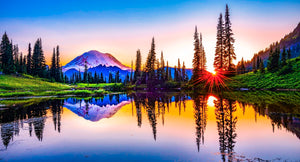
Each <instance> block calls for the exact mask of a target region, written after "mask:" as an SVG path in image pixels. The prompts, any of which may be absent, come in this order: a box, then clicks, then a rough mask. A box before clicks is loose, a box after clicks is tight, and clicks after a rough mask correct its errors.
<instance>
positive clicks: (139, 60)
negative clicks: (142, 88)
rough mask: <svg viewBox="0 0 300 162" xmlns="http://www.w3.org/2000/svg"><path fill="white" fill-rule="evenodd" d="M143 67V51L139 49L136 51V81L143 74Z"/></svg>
mask: <svg viewBox="0 0 300 162" xmlns="http://www.w3.org/2000/svg"><path fill="white" fill-rule="evenodd" d="M141 68H142V58H141V51H140V50H139V49H138V50H137V51H136V61H135V72H134V81H136V80H138V78H139V77H140V76H141Z"/></svg>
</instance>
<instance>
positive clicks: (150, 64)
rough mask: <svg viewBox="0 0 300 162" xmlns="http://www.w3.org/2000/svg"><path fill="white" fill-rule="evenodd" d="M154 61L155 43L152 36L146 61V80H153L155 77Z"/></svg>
mask: <svg viewBox="0 0 300 162" xmlns="http://www.w3.org/2000/svg"><path fill="white" fill-rule="evenodd" d="M155 62H156V53H155V43H154V37H153V38H152V43H151V49H150V51H149V54H148V57H147V63H146V69H145V71H146V73H147V75H148V77H149V78H148V80H153V79H154V77H155Z"/></svg>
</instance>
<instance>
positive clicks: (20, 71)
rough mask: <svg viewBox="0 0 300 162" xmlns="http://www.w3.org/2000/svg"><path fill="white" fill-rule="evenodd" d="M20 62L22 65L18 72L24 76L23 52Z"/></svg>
mask: <svg viewBox="0 0 300 162" xmlns="http://www.w3.org/2000/svg"><path fill="white" fill-rule="evenodd" d="M19 60H20V61H19V62H20V64H19V69H18V72H19V73H21V74H23V73H24V71H23V53H22V52H21V53H20V59H19Z"/></svg>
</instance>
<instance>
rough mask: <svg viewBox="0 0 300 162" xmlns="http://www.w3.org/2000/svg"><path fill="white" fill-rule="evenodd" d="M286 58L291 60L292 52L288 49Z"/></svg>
mask: <svg viewBox="0 0 300 162" xmlns="http://www.w3.org/2000/svg"><path fill="white" fill-rule="evenodd" d="M287 57H288V59H291V58H292V51H291V48H289V49H288V51H287Z"/></svg>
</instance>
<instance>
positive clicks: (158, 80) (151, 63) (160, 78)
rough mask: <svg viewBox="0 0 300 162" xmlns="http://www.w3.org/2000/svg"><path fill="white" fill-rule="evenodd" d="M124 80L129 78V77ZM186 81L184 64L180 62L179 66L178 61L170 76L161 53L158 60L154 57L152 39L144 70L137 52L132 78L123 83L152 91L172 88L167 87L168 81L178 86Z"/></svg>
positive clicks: (139, 53) (168, 68)
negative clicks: (160, 88)
mask: <svg viewBox="0 0 300 162" xmlns="http://www.w3.org/2000/svg"><path fill="white" fill-rule="evenodd" d="M172 76H174V77H172ZM126 78H129V76H127V77H126ZM188 79H189V78H188V76H187V74H186V69H185V64H184V62H182V66H181V62H180V60H179V59H178V65H177V66H175V67H174V74H173V75H172V71H171V69H170V67H169V63H168V61H167V64H165V60H164V55H163V52H161V56H160V59H158V58H157V57H156V52H155V41H154V38H152V42H151V48H150V50H149V53H148V56H147V60H146V63H145V66H144V68H142V58H141V51H140V50H137V54H136V61H135V72H134V77H133V79H132V80H130V79H125V81H124V82H131V83H133V84H136V85H140V84H146V85H147V87H148V89H153V88H155V87H156V86H160V87H168V86H172V85H168V84H172V83H171V82H170V81H176V82H177V83H178V84H180V83H182V82H187V81H188ZM174 84H175V83H174ZM169 88H170V87H169Z"/></svg>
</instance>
